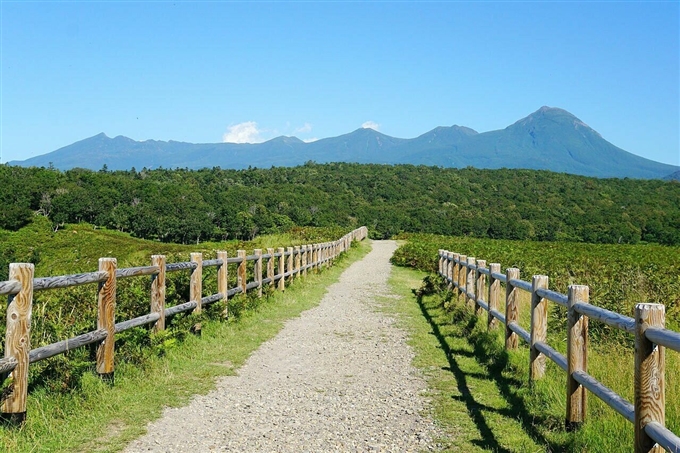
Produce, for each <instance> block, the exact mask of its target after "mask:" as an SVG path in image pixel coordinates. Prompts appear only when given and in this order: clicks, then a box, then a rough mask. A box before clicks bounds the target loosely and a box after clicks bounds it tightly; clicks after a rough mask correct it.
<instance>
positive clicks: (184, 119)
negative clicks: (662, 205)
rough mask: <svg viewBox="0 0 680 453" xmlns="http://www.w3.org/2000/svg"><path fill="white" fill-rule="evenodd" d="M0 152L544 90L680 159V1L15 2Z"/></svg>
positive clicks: (662, 156)
mask: <svg viewBox="0 0 680 453" xmlns="http://www.w3.org/2000/svg"><path fill="white" fill-rule="evenodd" d="M0 9H1V18H0V26H1V27H0V28H1V30H0V35H1V36H0V37H1V41H2V42H1V51H2V53H1V55H0V60H1V69H2V82H1V88H2V93H1V96H2V97H1V99H0V107H1V113H2V117H1V120H0V123H1V124H0V125H1V127H2V130H1V132H0V145H1V147H2V162H6V161H10V160H21V159H26V158H28V157H31V156H34V155H38V154H44V153H47V152H50V151H53V150H55V149H57V148H60V147H62V146H66V145H68V144H70V143H73V142H75V141H78V140H81V139H84V138H87V137H90V136H92V135H95V134H98V133H99V132H104V133H106V134H107V135H108V136H110V137H113V136H117V135H125V136H127V137H130V138H133V139H135V140H146V139H156V140H177V141H188V142H197V143H206V142H211V143H214V142H220V141H223V140H225V139H226V140H228V141H262V140H266V139H270V138H273V137H275V136H278V135H295V136H297V137H299V138H301V139H304V140H313V139H318V138H324V137H332V136H336V135H340V134H344V133H348V132H351V131H353V130H355V129H357V128H359V127H362V125H365V126H372V127H374V128H377V129H378V130H380V131H381V132H383V133H385V134H388V135H392V136H395V137H403V138H411V137H415V136H418V135H420V134H422V133H424V132H427V131H429V130H431V129H433V128H434V127H436V126H450V125H453V124H458V125H462V126H467V127H471V128H473V129H475V130H477V131H479V132H485V131H489V130H495V129H502V128H504V127H506V126H508V125H510V124H512V123H513V122H515V121H517V120H519V119H520V118H522V117H524V116H526V115H528V114H530V113H532V112H534V111H535V110H537V109H538V108H540V107H541V106H543V105H548V106H552V107H560V108H563V109H566V110H568V111H570V112H571V113H573V114H574V115H576V116H577V117H579V118H580V119H581V120H582V121H584V122H585V123H587V124H588V125H590V126H591V127H592V128H594V129H595V130H597V131H598V132H600V134H601V135H602V136H603V137H604V138H605V139H607V140H609V141H610V142H612V143H613V144H614V145H616V146H618V147H620V148H623V149H625V150H627V151H630V152H633V153H635V154H638V155H641V156H644V157H647V158H650V159H654V160H658V161H661V162H665V163H669V164H675V165H680V116H679V104H680V93H679V89H680V76H679V60H680V48H679V41H680V28H679V23H680V2H677V1H669V2H505V3H501V2H482V3H479V2H478V3H473V2H418V3H416V2H258V3H252V2H251V3H245V2H199V3H196V2H180V1H177V2H152V1H148V2H85V1H79V2H23V1H22V2H12V1H5V0H0Z"/></svg>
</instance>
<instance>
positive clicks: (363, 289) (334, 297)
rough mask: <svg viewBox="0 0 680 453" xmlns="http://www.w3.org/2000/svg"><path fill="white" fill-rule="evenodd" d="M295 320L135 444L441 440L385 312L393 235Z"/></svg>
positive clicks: (266, 446) (394, 448) (296, 448)
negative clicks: (380, 299) (381, 305)
mask: <svg viewBox="0 0 680 453" xmlns="http://www.w3.org/2000/svg"><path fill="white" fill-rule="evenodd" d="M372 245H373V249H372V251H371V252H370V253H369V254H368V255H367V256H366V257H365V258H364V259H363V260H361V261H358V262H356V263H354V264H352V265H351V266H350V267H349V268H348V269H347V270H346V271H345V272H344V273H343V274H342V276H341V277H340V280H339V281H338V282H337V283H335V284H333V285H331V286H330V287H329V288H328V292H327V293H326V295H325V296H324V298H323V300H322V302H321V303H320V305H319V306H318V307H316V308H313V309H311V310H308V311H306V312H304V313H302V315H301V316H300V317H299V318H296V319H292V320H290V321H288V322H287V323H286V325H285V327H284V328H283V330H282V331H281V332H280V333H279V334H278V335H277V336H276V337H275V338H273V339H272V340H270V341H268V342H266V343H264V344H263V345H262V346H261V347H260V348H259V349H258V350H257V351H256V352H255V353H253V355H252V356H251V357H250V358H249V359H248V361H247V362H246V363H245V365H244V366H243V367H242V368H241V369H240V370H239V371H238V376H228V377H224V378H220V380H219V381H218V382H217V388H216V389H215V390H214V391H213V392H211V393H209V394H207V395H204V396H197V397H195V398H194V399H193V400H192V402H191V403H190V404H189V405H188V406H186V407H182V408H175V409H166V410H165V411H164V414H163V417H162V418H161V419H159V420H158V421H156V422H153V423H151V424H150V425H149V427H148V434H146V435H145V436H143V437H141V438H139V439H137V440H135V441H133V442H132V443H131V444H130V445H129V446H128V448H127V450H125V451H127V452H141V451H155V452H186V451H190V452H203V451H239V452H296V453H297V452H323V451H341V452H364V451H378V452H412V451H430V450H434V449H436V446H435V444H434V441H433V438H435V437H437V435H438V432H437V430H436V427H435V425H434V423H433V422H432V421H431V420H429V419H428V418H427V417H425V416H424V415H423V414H424V413H426V411H425V408H426V404H427V403H426V402H425V401H424V399H423V397H422V396H421V395H420V393H421V391H422V390H424V389H425V388H426V386H425V382H424V381H423V379H422V378H421V377H420V375H419V372H418V371H417V370H416V369H415V368H413V367H412V366H411V365H410V362H411V359H412V357H413V354H412V352H411V350H410V348H409V347H408V345H407V344H406V336H405V333H404V332H402V331H401V330H400V329H398V328H397V327H395V325H394V321H393V320H392V319H391V318H388V317H386V316H385V315H383V314H381V313H379V312H377V311H376V308H377V302H375V300H374V299H375V297H376V296H385V295H389V293H388V289H387V278H388V276H389V273H390V264H389V258H390V256H392V253H393V252H394V250H395V249H396V244H395V242H394V241H374V242H373V243H372Z"/></svg>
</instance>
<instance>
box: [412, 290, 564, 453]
mask: <svg viewBox="0 0 680 453" xmlns="http://www.w3.org/2000/svg"><path fill="white" fill-rule="evenodd" d="M414 294H415V295H416V300H417V302H418V305H419V307H420V311H421V313H422V315H423V317H424V318H425V319H426V320H427V322H428V323H429V325H430V327H431V329H432V333H433V335H434V336H435V337H436V338H437V341H438V342H439V346H440V348H441V349H442V351H443V352H444V354H445V355H446V358H447V361H448V367H443V368H442V369H443V370H445V371H448V372H450V373H451V374H452V375H453V377H454V378H455V380H456V387H457V389H458V392H459V393H460V395H453V396H451V398H453V399H456V400H458V401H461V402H462V403H464V404H465V407H466V410H467V414H468V416H469V417H470V419H471V420H472V421H473V422H474V424H475V427H476V428H477V430H478V431H479V437H480V439H473V440H471V443H473V444H475V445H476V446H478V447H479V448H482V449H485V450H490V451H494V452H502V453H506V452H511V451H513V450H509V449H508V448H507V447H505V446H503V445H501V444H500V442H499V440H498V437H497V436H496V434H495V433H494V426H492V425H490V423H489V420H487V418H486V417H485V415H484V412H487V413H489V412H493V413H496V414H498V415H500V416H502V417H505V418H508V419H509V420H512V421H513V423H514V424H516V423H517V422H519V424H520V426H521V428H522V429H523V430H524V432H525V433H526V435H527V436H529V437H530V438H531V439H532V440H533V441H534V442H536V443H537V444H539V445H542V446H544V447H545V449H546V451H550V452H559V451H568V446H565V445H563V444H555V443H554V442H551V441H550V440H548V439H546V438H545V436H543V435H542V434H541V432H540V431H539V430H537V429H536V425H537V424H539V425H540V424H541V423H542V422H543V420H541V418H540V417H537V416H536V415H533V414H531V413H530V412H529V410H528V409H527V407H526V404H525V402H524V400H523V398H522V397H521V396H520V395H518V394H517V393H516V389H517V388H519V387H520V386H521V382H520V381H519V380H517V379H515V378H513V377H510V376H504V374H503V370H504V369H505V367H506V365H507V364H508V360H509V357H508V354H507V352H506V351H504V350H503V348H502V347H494V345H495V343H496V341H497V340H496V339H495V338H492V336H491V335H489V334H486V333H482V334H478V333H477V332H475V333H473V330H474V327H475V325H476V323H477V317H476V316H474V315H473V314H472V313H469V312H468V311H467V309H466V308H465V307H455V308H454V309H453V310H452V311H446V310H444V309H443V308H442V306H441V302H440V301H439V300H437V298H434V299H432V300H426V299H425V298H424V297H423V294H422V292H421V291H414ZM444 330H445V331H446V332H444ZM465 358H468V359H474V360H475V362H476V364H477V365H478V366H479V368H480V369H481V370H483V371H482V372H479V371H476V372H470V371H466V370H465V369H464V367H462V366H461V363H459V360H464V359H465ZM471 379H480V380H488V381H492V382H493V383H494V384H495V386H496V388H497V389H498V394H499V395H500V397H502V399H503V400H504V401H505V403H506V407H504V408H501V409H499V408H496V407H492V406H489V405H487V404H484V403H482V402H480V401H478V400H477V399H476V398H475V396H474V394H473V392H472V390H471V386H470V383H469V380H471Z"/></svg>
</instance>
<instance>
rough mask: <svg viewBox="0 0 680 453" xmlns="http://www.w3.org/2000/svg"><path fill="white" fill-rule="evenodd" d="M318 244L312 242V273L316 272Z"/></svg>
mask: <svg viewBox="0 0 680 453" xmlns="http://www.w3.org/2000/svg"><path fill="white" fill-rule="evenodd" d="M318 247H319V245H318V244H312V264H313V267H312V269H313V270H314V273H317V272H318V267H319V266H318V263H319V252H318Z"/></svg>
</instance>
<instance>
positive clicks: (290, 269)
mask: <svg viewBox="0 0 680 453" xmlns="http://www.w3.org/2000/svg"><path fill="white" fill-rule="evenodd" d="M287 261H288V262H287V263H286V268H287V270H288V272H289V273H290V275H289V276H288V283H291V282H292V281H293V247H288V260H287Z"/></svg>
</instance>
